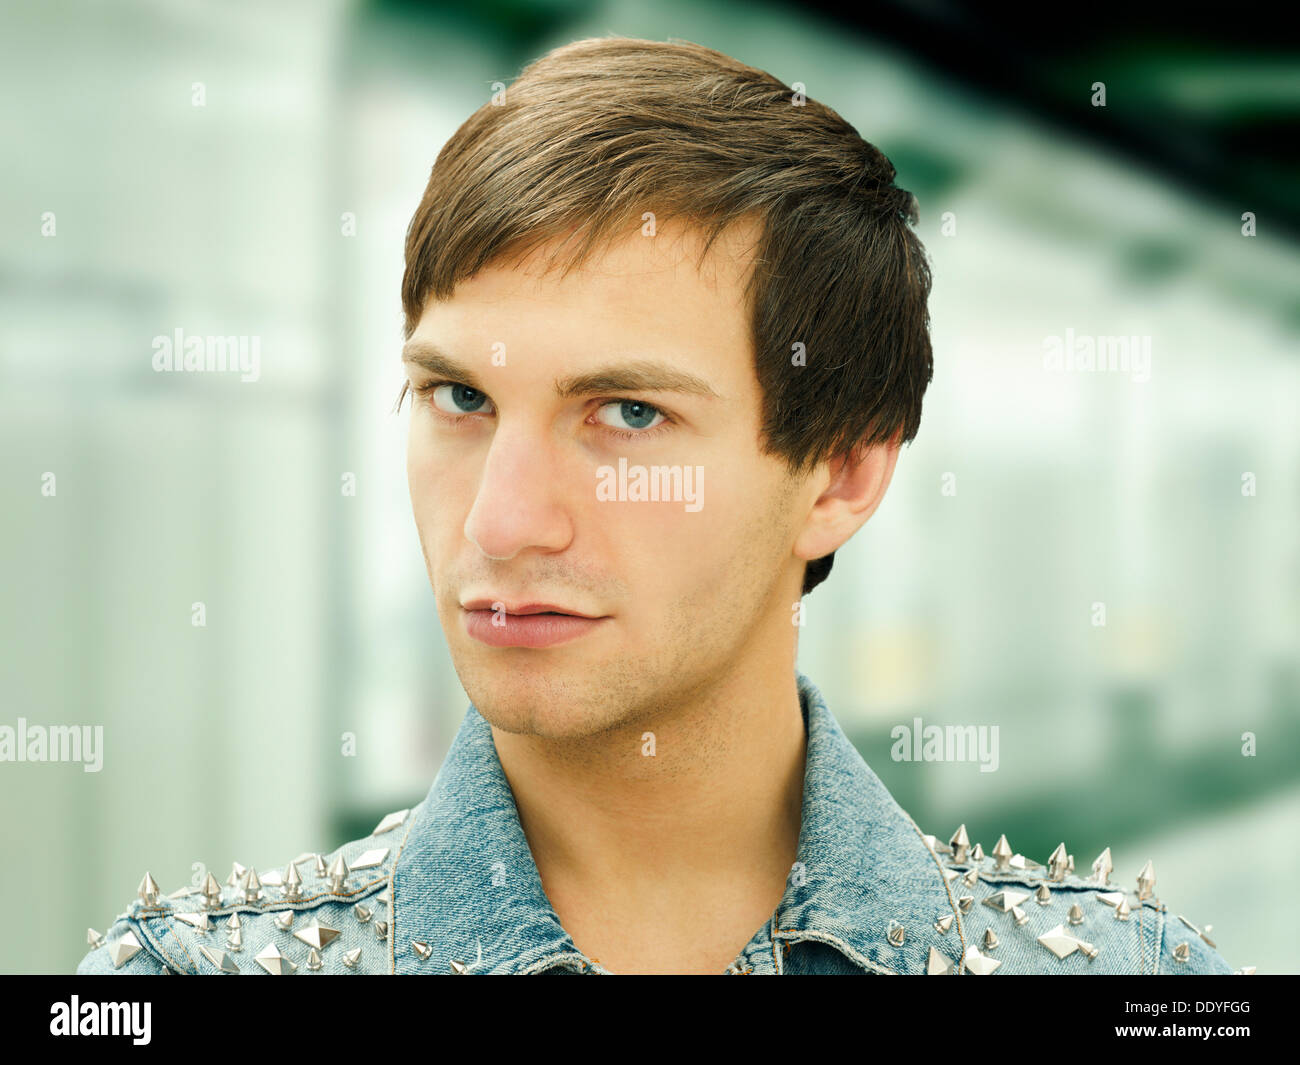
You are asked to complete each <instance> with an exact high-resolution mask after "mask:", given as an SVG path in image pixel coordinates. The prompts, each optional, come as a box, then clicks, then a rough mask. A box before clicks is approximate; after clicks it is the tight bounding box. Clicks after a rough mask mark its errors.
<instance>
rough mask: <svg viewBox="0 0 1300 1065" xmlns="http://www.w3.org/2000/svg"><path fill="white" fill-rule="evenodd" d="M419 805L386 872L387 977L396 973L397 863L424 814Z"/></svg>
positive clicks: (413, 810) (412, 812) (407, 821)
mask: <svg viewBox="0 0 1300 1065" xmlns="http://www.w3.org/2000/svg"><path fill="white" fill-rule="evenodd" d="M421 805H422V804H420V803H417V804H416V807H415V808H413V809H412V810H411V815H410V817H408V818H407V820H406V831H405V832H404V833H403V834H402V842H401V845H400V846H399V847H398V848H397V853H396V854H394V855H393V867H392V868H391V869H390V870H389V871H388V975H389V976H394V975H396V973H397V863H398V861H400V860H401V857H402V851H404V850H406V841H407V840H408V839H410V838H411V829H412V828H414V827H415V821H416V818H418V817H419V816H420V814H421V813H423V812H424V811H423V810H420V809H418V808H419V807H420V806H421ZM417 810H418V812H417Z"/></svg>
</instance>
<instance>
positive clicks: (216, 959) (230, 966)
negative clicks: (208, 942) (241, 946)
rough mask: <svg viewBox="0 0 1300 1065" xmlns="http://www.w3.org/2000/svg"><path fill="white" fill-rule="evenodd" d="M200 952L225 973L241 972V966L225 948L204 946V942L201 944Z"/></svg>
mask: <svg viewBox="0 0 1300 1065" xmlns="http://www.w3.org/2000/svg"><path fill="white" fill-rule="evenodd" d="M199 953H201V954H202V955H203V956H204V957H205V958H207V959H208V961H210V962H212V964H213V965H215V966H216V967H217V968H218V969H220V970H221V971H222V972H223V973H237V972H239V966H238V965H236V964H235V959H234V958H232V957H231V956H230V955H229V954H227V953H226V952H225V951H224V950H216V949H215V948H212V947H207V946H203V945H202V944H200V946H199Z"/></svg>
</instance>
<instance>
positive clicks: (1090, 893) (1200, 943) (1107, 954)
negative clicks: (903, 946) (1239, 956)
mask: <svg viewBox="0 0 1300 1065" xmlns="http://www.w3.org/2000/svg"><path fill="white" fill-rule="evenodd" d="M922 838H923V840H924V842H925V844H926V846H927V847H928V848H929V850H930V851H931V853H932V854H933V855H934V857H935V859H936V860H937V864H938V868H939V875H940V876H941V878H942V880H943V881H944V882H945V884H946V888H947V893H948V899H949V902H950V904H951V910H950V912H949V913H946V914H943V915H941V916H940V917H939V918H938V919H937V920H936V922H935V925H934V926H933V928H932V929H931V930H929V931H932V932H933V934H932V935H930V936H929V938H930V939H931V940H932V942H931V943H930V944H929V946H930V947H931V948H932V949H931V950H930V951H929V952H928V957H927V964H926V971H927V972H929V973H932V974H935V975H949V974H953V973H962V974H966V973H971V974H976V975H987V974H990V973H1004V974H1005V973H1013V974H1014V973H1019V974H1046V973H1076V974H1084V973H1088V974H1103V973H1105V974H1116V973H1129V974H1152V975H1155V974H1167V973H1186V974H1211V973H1212V974H1223V975H1227V974H1230V973H1232V972H1233V969H1232V967H1231V966H1230V965H1229V964H1228V963H1227V962H1226V961H1225V960H1224V958H1223V957H1222V955H1220V954H1219V952H1218V950H1217V948H1216V947H1215V944H1214V942H1213V940H1212V939H1211V938H1210V936H1209V935H1208V926H1207V928H1205V929H1201V928H1198V927H1197V926H1196V925H1195V924H1194V923H1193V922H1192V921H1191V920H1190V919H1188V918H1187V917H1185V916H1182V915H1179V914H1176V913H1173V912H1171V911H1170V910H1169V908H1168V906H1167V905H1166V904H1165V902H1164V901H1163V900H1162V899H1161V897H1160V895H1159V894H1158V893H1157V891H1156V874H1155V869H1154V867H1153V865H1152V863H1151V862H1149V861H1148V862H1147V863H1146V864H1145V865H1144V866H1143V867H1142V868H1141V869H1140V870H1135V872H1136V876H1131V877H1123V878H1117V877H1116V876H1115V875H1114V868H1113V866H1112V863H1111V855H1110V848H1109V847H1107V848H1106V849H1105V850H1104V851H1102V853H1101V854H1100V855H1098V856H1097V858H1096V860H1095V861H1094V862H1093V863H1092V865H1091V867H1090V869H1089V870H1088V871H1087V873H1086V875H1081V872H1076V870H1075V861H1074V855H1072V854H1070V853H1068V852H1067V850H1066V848H1065V844H1064V843H1061V844H1059V845H1058V846H1057V847H1056V849H1055V850H1054V851H1053V852H1052V854H1051V855H1050V856H1048V858H1047V861H1046V862H1045V863H1040V862H1036V861H1033V860H1031V859H1028V858H1026V857H1025V856H1024V855H1022V854H1018V853H1016V852H1015V851H1014V850H1013V849H1012V848H1011V846H1010V844H1009V843H1008V842H1007V838H1006V836H1005V835H1003V836H1001V837H999V839H998V841H997V842H996V843H995V844H994V846H993V847H992V849H991V850H990V851H989V852H987V853H986V852H985V851H984V849H983V847H982V846H981V845H980V844H979V843H977V842H974V841H972V840H971V839H970V838H969V836H968V835H967V832H966V826H965V825H962V826H960V827H959V828H958V829H957V831H956V832H954V833H953V834H952V836H951V837H950V838H949V840H948V841H947V843H944V842H942V840H940V839H939V838H936V837H935V836H930V835H924V834H923V835H922ZM1174 894H1175V893H1174V892H1170V896H1171V897H1173V895H1174Z"/></svg>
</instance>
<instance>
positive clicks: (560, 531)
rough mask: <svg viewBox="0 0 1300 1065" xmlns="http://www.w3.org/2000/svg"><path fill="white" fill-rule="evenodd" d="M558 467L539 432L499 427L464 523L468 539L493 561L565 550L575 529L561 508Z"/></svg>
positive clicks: (549, 447)
mask: <svg viewBox="0 0 1300 1065" xmlns="http://www.w3.org/2000/svg"><path fill="white" fill-rule="evenodd" d="M560 467H561V463H560V461H559V456H557V454H556V452H555V448H554V447H553V446H552V445H551V442H550V441H549V440H545V439H543V436H542V434H541V432H540V430H538V429H536V428H532V429H530V428H527V427H525V426H524V425H523V424H520V425H517V426H514V427H512V428H507V427H505V426H498V427H497V429H496V432H495V433H494V434H493V437H492V443H491V444H490V445H489V447H488V452H487V457H486V459H484V463H483V472H482V475H481V476H480V478H479V486H478V493H477V495H476V496H475V497H474V505H473V507H471V508H470V512H469V515H468V516H467V517H466V519H465V536H466V538H468V539H469V541H470V542H471V543H473V544H475V545H476V546H477V547H478V549H479V550H480V551H482V552H483V554H485V555H487V556H488V557H489V558H492V559H510V558H514V557H515V555H517V554H518V553H519V552H520V551H524V550H526V549H528V548H538V549H539V550H543V551H560V550H563V549H564V548H565V547H567V546H568V544H569V541H570V540H571V539H572V537H573V528H572V524H571V522H570V520H569V516H568V514H567V513H566V511H565V508H564V506H563V505H562V487H561V483H562V474H563V472H564V471H563V470H562V469H561V468H560ZM593 491H594V488H593Z"/></svg>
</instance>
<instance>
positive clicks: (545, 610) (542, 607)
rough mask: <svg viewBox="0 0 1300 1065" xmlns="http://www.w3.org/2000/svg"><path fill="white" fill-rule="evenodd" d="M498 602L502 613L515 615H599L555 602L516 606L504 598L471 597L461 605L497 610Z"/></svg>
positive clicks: (577, 616) (465, 607)
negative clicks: (585, 612) (502, 609)
mask: <svg viewBox="0 0 1300 1065" xmlns="http://www.w3.org/2000/svg"><path fill="white" fill-rule="evenodd" d="M498 603H500V604H501V606H502V607H503V608H504V613H506V614H507V615H512V616H515V617H527V616H528V615H529V614H560V615H565V616H568V617H573V618H591V619H593V620H594V619H596V618H599V617H601V616H602V615H600V614H584V613H583V612H582V611H581V610H571V609H569V608H568V607H567V606H558V605H557V604H555V603H520V604H518V605H517V606H511V605H510V603H509V602H507V601H506V600H505V599H471V600H470V601H469V602H468V603H462V604H461V607H462V608H463V609H465V610H492V611H496V610H497V604H498Z"/></svg>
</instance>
